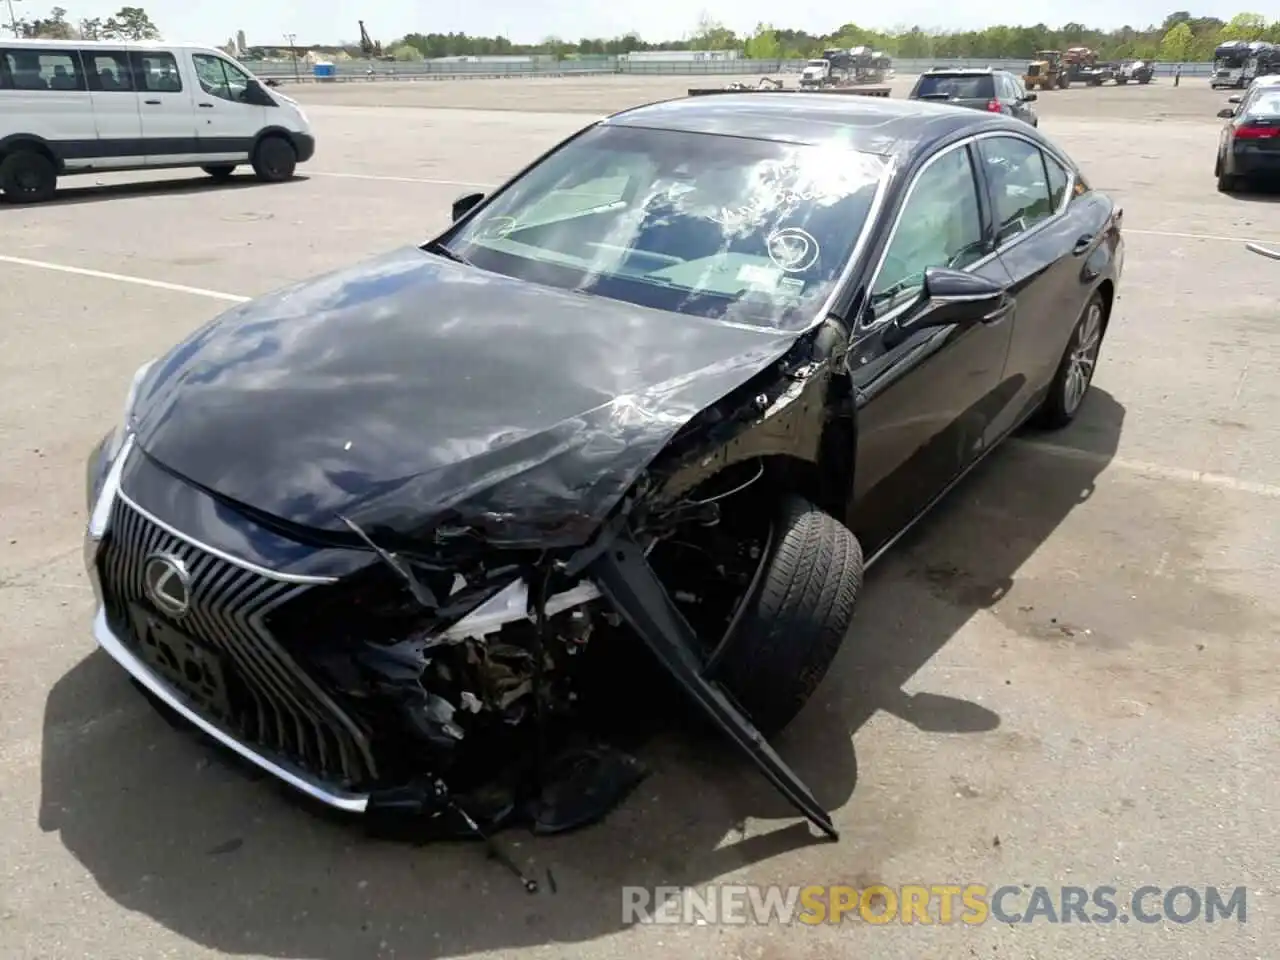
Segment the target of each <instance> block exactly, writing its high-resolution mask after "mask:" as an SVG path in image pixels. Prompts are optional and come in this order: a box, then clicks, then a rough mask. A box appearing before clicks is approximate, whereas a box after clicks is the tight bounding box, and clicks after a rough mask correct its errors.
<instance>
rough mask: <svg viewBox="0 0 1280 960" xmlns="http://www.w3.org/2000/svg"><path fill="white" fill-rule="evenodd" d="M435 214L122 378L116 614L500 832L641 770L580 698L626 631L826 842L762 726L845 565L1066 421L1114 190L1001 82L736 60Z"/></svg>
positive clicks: (845, 599) (542, 824) (250, 743)
mask: <svg viewBox="0 0 1280 960" xmlns="http://www.w3.org/2000/svg"><path fill="white" fill-rule="evenodd" d="M453 221H454V222H453V224H452V225H451V226H450V227H449V229H447V230H446V231H445V232H444V233H443V234H441V235H440V236H439V237H437V238H436V239H434V240H432V241H431V242H429V243H427V244H425V245H424V246H422V247H410V248H408V249H405V250H402V251H397V252H393V253H391V254H388V255H386V256H383V257H380V258H378V259H375V260H373V261H370V262H368V263H364V264H361V265H358V266H355V267H352V268H350V269H347V270H343V271H341V272H338V273H334V274H332V275H329V276H325V277H321V278H319V279H316V280H314V281H310V282H306V283H302V284H298V285H296V286H293V287H291V288H288V289H285V290H283V291H281V292H278V293H275V294H272V295H269V296H266V297H263V298H260V299H258V300H255V301H253V302H250V303H247V304H245V305H242V306H239V307H236V308H234V309H232V310H230V311H229V312H227V313H226V314H224V315H223V316H221V317H219V318H218V319H216V320H215V321H213V322H212V323H210V324H209V325H208V326H206V327H204V328H203V329H201V330H199V331H198V332H196V333H195V334H193V335H192V336H190V337H189V338H188V339H186V340H185V341H184V342H182V343H181V344H179V345H178V346H176V347H174V348H173V349H172V350H171V351H169V352H168V353H167V354H165V355H164V356H162V357H160V358H159V359H158V360H156V361H154V362H152V363H150V364H148V365H146V366H144V367H143V368H142V369H140V370H139V371H138V373H137V375H136V376H135V378H134V381H133V385H132V388H131V390H130V391H129V394H128V398H127V401H126V404H125V410H124V418H123V422H122V424H121V425H120V426H119V427H118V428H117V429H115V430H113V431H112V432H111V433H110V434H109V435H108V436H107V437H106V438H105V439H104V440H103V442H102V444H101V445H100V446H99V447H98V448H97V449H96V450H95V451H94V452H93V454H92V456H91V458H90V462H89V470H88V487H89V489H88V503H89V509H90V520H89V524H88V537H87V541H86V562H87V565H88V568H89V570H90V571H91V574H92V576H93V579H94V583H95V589H96V591H97V595H98V599H99V609H98V612H97V616H96V619H95V623H94V632H95V635H96V639H97V641H98V643H99V644H100V645H101V646H102V647H103V648H105V650H106V651H107V653H108V654H110V655H111V656H112V657H113V658H114V659H115V660H116V661H117V662H118V663H119V664H120V665H121V666H122V667H123V668H124V669H125V670H126V671H128V673H129V674H130V675H132V677H133V679H134V680H135V681H136V682H137V684H138V685H139V686H140V687H141V688H142V689H143V690H144V692H145V693H146V694H147V696H148V697H149V698H150V699H151V700H152V701H153V702H154V703H156V704H157V705H158V706H159V707H161V708H162V709H163V710H164V711H166V712H168V713H169V714H171V715H175V716H177V717H179V718H181V719H182V720H184V721H185V722H187V723H189V724H192V725H194V726H195V727H197V728H199V729H200V730H201V731H203V732H204V733H205V734H207V735H209V736H211V737H212V738H214V739H215V740H217V741H219V742H221V743H222V744H223V745H224V746H226V747H228V748H230V749H231V750H234V751H236V752H237V753H238V754H240V755H241V756H242V757H243V758H245V759H247V760H249V761H251V762H252V763H254V764H256V765H258V766H259V767H261V768H263V769H265V770H267V771H269V772H270V773H272V774H274V775H275V776H276V777H278V778H280V779H281V780H283V781H285V782H286V783H288V784H289V785H290V786H292V787H294V788H296V789H297V790H299V791H301V792H303V793H305V794H307V795H308V796H310V797H312V798H314V799H317V800H319V801H322V802H323V803H325V804H328V805H329V806H331V807H334V808H337V809H339V810H345V811H350V812H354V813H368V814H375V813H379V812H388V811H390V812H399V813H402V814H407V815H411V816H413V817H417V818H421V819H424V820H430V819H443V820H451V821H454V822H456V823H461V824H462V825H463V827H464V828H465V829H466V830H470V831H473V832H475V833H477V834H483V833H484V832H485V831H487V830H489V829H491V828H494V827H496V826H499V825H501V824H503V823H509V822H513V821H516V820H520V819H523V820H524V822H530V823H532V824H533V825H534V827H535V828H537V829H541V830H545V831H555V830H560V829H566V828H569V827H573V826H578V825H580V824H582V823H585V822H589V821H590V820H592V819H594V818H596V817H598V816H599V815H600V814H601V813H602V812H603V810H604V809H607V807H608V806H609V805H610V804H613V803H616V802H618V801H620V800H621V798H622V797H623V796H625V794H626V791H627V790H628V789H629V788H630V787H631V786H633V785H634V783H635V781H636V779H637V778H638V777H639V775H640V771H639V767H638V765H637V764H636V763H635V762H634V761H633V760H632V759H631V758H630V757H629V756H628V755H626V754H625V753H623V752H622V751H621V750H619V749H613V748H610V747H608V746H607V745H605V744H603V743H601V742H600V741H599V739H598V738H595V737H593V736H591V735H590V733H591V731H590V730H589V729H586V728H587V727H589V723H588V721H587V720H586V719H584V716H583V714H582V712H581V711H582V704H583V703H585V702H587V701H590V700H591V699H592V697H593V696H595V697H596V698H597V699H598V698H599V697H600V696H601V694H600V691H599V690H595V689H593V687H592V685H593V684H599V683H602V682H603V681H602V680H599V679H598V678H597V676H596V675H595V674H592V673H591V672H589V671H587V672H584V669H583V667H582V665H583V664H586V663H589V662H590V661H591V655H592V652H593V651H597V650H602V649H603V650H609V649H623V648H624V647H627V646H628V645H630V647H631V648H633V649H635V650H636V651H639V652H640V653H641V654H643V657H644V658H645V662H647V663H651V664H656V665H657V666H658V667H659V669H658V675H660V676H663V677H666V678H669V679H673V680H674V681H675V688H676V689H678V690H681V691H683V693H684V694H687V696H688V697H689V698H691V699H690V701H689V702H691V703H692V704H694V705H696V707H697V708H698V709H699V710H700V711H701V712H702V713H703V715H705V716H706V717H707V718H709V719H710V720H711V721H712V723H713V724H714V727H715V728H718V729H719V730H720V731H722V732H723V733H724V735H725V736H726V737H727V738H728V740H729V741H730V742H731V743H733V744H734V745H735V746H736V747H737V748H738V749H739V750H740V751H741V752H742V754H743V755H744V757H746V758H749V759H750V760H751V761H752V762H753V763H755V764H756V765H757V766H758V768H759V769H760V771H761V772H762V773H763V774H764V775H765V776H766V777H768V778H769V780H770V781H771V782H772V783H773V784H774V785H775V786H776V787H777V788H778V789H779V790H780V791H782V792H783V793H784V794H785V795H786V796H787V797H788V798H789V799H790V801H791V802H792V803H793V804H794V805H795V806H796V807H797V809H799V810H800V811H801V812H803V814H804V815H805V816H807V817H808V818H810V819H811V820H812V821H813V822H814V823H815V824H817V825H818V826H819V827H820V828H821V829H822V830H823V831H825V832H826V833H828V834H829V835H831V836H834V835H835V830H834V827H833V824H832V821H831V819H830V817H829V815H828V814H827V813H826V812H825V811H824V810H823V809H822V808H821V807H820V805H819V804H817V803H816V801H815V800H814V798H813V796H812V795H811V794H810V792H809V790H808V789H807V788H806V787H805V785H804V784H803V783H801V782H800V781H799V780H798V778H797V777H796V776H795V774H794V773H793V772H792V771H791V770H790V769H789V768H788V767H787V765H786V764H785V763H784V761H783V760H782V759H781V758H780V757H779V756H778V755H777V754H776V753H775V752H774V751H773V749H771V747H770V746H769V743H768V738H769V737H771V736H772V735H774V734H775V733H776V732H778V731H779V730H781V729H782V728H783V727H785V726H786V725H787V724H788V723H789V722H790V721H791V720H792V718H793V717H795V715H796V714H797V713H798V712H799V711H800V709H801V708H802V707H803V705H804V704H805V702H806V700H808V699H809V697H810V695H811V694H812V693H813V692H814V690H815V688H816V687H817V686H818V684H819V683H820V681H821V680H822V678H823V675H824V674H825V672H826V671H827V670H828V667H829V666H830V664H831V662H832V659H833V657H834V656H835V654H836V652H837V650H838V648H839V646H840V644H841V641H842V639H843V638H844V636H845V634H846V632H847V631H848V630H849V629H850V626H851V621H852V618H853V614H854V607H855V602H856V600H857V597H858V593H859V589H860V586H861V581H862V575H863V570H864V566H865V565H867V564H869V563H870V562H872V561H873V560H874V559H875V557H876V556H878V555H879V554H880V553H881V552H882V551H883V550H885V549H886V548H887V547H888V546H889V545H890V544H891V543H892V541H893V540H894V539H895V538H896V537H897V536H898V535H900V534H901V533H902V532H903V531H904V530H905V529H906V528H907V527H908V526H910V525H911V524H912V523H913V522H914V521H915V520H916V519H917V518H918V517H920V516H921V515H922V514H923V513H924V512H925V511H927V509H928V508H929V507H930V506H931V505H932V504H933V503H934V502H935V501H937V500H938V498H940V497H941V496H942V495H943V494H944V493H945V491H946V490H948V489H949V488H950V487H951V486H952V485H953V484H954V483H955V482H956V481H957V480H958V479H959V478H960V477H961V476H962V475H964V474H965V473H966V472H967V471H968V470H969V469H970V468H972V467H973V466H974V464H976V463H977V462H978V461H979V460H980V459H981V458H982V457H983V456H985V455H986V453H987V452H989V451H990V450H991V449H992V448H993V447H994V446H995V445H996V444H997V443H998V442H999V441H1000V440H1001V439H1003V438H1004V437H1006V436H1007V435H1008V434H1010V433H1011V432H1012V431H1014V430H1015V429H1017V428H1018V427H1019V426H1020V425H1022V424H1023V423H1024V422H1025V421H1028V420H1029V419H1032V418H1033V417H1035V418H1038V419H1039V420H1040V421H1041V422H1042V423H1044V424H1046V425H1048V426H1062V425H1065V424H1066V423H1068V422H1070V421H1071V420H1072V419H1073V418H1074V417H1075V415H1076V413H1077V411H1078V410H1079V409H1080V406H1081V403H1082V401H1083V399H1084V396H1085V393H1086V391H1087V390H1088V387H1089V385H1090V381H1091V378H1092V374H1093V369H1094V366H1095V364H1096V362H1097V358H1098V351H1099V347H1100V345H1101V343H1102V340H1103V337H1104V335H1105V333H1106V329H1107V324H1108V322H1109V320H1110V317H1111V311H1112V304H1113V303H1114V300H1115V296H1116V284H1117V282H1118V280H1119V276H1120V270H1121V266H1122V261H1123V243H1122V240H1121V236H1120V221H1121V214H1120V211H1119V209H1118V208H1117V207H1115V205H1114V204H1113V203H1112V202H1111V200H1110V199H1108V198H1107V197H1106V196H1105V195H1103V194H1101V193H1099V192H1097V191H1095V190H1093V189H1091V187H1090V186H1089V184H1088V183H1087V182H1086V180H1085V178H1084V177H1083V176H1082V175H1081V173H1080V171H1079V170H1078V169H1077V167H1076V166H1075V164H1073V163H1072V162H1071V160H1070V159H1069V158H1068V157H1067V156H1065V155H1064V154H1063V153H1062V152H1061V151H1060V150H1059V149H1058V148H1057V147H1056V146H1055V145H1053V144H1052V143H1051V142H1050V141H1048V140H1046V139H1045V138H1043V137H1042V136H1041V135H1040V134H1039V133H1038V132H1037V131H1035V130H1032V129H1031V128H1029V127H1028V126H1027V125H1025V124H1023V123H1020V122H1018V121H1015V120H1013V119H1010V118H1007V117H1004V116H1001V115H998V114H982V113H976V112H974V111H960V110H954V109H950V108H947V107H945V106H935V105H930V104H922V103H918V102H900V101H891V100H882V99H868V98H861V97H825V96H822V95H813V94H798V93H797V94H789V93H784V94H774V95H769V96H760V95H752V94H724V95H718V96H714V97H705V98H699V99H696V100H677V101H672V102H667V103H661V104H656V105H651V106H647V107H641V108H638V109H635V110H630V111H626V112H623V113H620V114H617V115H615V116H613V117H610V118H608V119H605V120H603V121H600V122H598V123H594V124H592V125H591V126H589V127H588V128H586V129H585V130H583V131H581V132H580V133H578V134H576V135H575V136H573V137H571V138H569V139H568V140H566V141H565V142H563V143H561V144H560V145H559V146H557V147H555V148H554V149H552V150H551V151H550V152H548V153H547V154H545V155H544V156H542V157H541V158H540V159H538V160H537V161H536V162H534V163H533V164H532V165H531V166H530V167H528V168H527V169H526V170H524V171H523V172H522V173H520V174H519V175H517V176H516V177H515V178H514V179H512V180H511V181H510V182H508V183H507V184H505V185H504V186H503V187H501V188H500V189H498V190H496V191H495V192H494V193H492V194H491V195H489V196H481V195H479V194H475V195H468V196H464V197H462V198H460V199H459V200H458V201H457V203H456V204H455V206H454V210H453ZM855 629H856V627H855ZM883 642H884V643H893V642H894V638H893V637H884V638H883ZM605 696H606V697H607V694H605Z"/></svg>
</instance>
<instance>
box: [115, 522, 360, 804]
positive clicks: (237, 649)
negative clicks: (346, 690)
mask: <svg viewBox="0 0 1280 960" xmlns="http://www.w3.org/2000/svg"><path fill="white" fill-rule="evenodd" d="M157 553H159V554H167V555H169V556H171V557H174V558H176V559H178V560H180V561H181V562H182V564H183V565H184V566H185V567H186V569H187V571H188V573H189V576H190V588H189V607H188V609H187V611H186V612H185V613H184V614H183V615H182V616H181V617H180V618H177V619H173V618H169V617H163V616H160V615H159V613H158V611H156V609H155V607H154V605H153V604H152V603H151V601H150V600H149V598H148V597H147V594H146V587H145V581H144V575H145V574H144V571H145V567H146V564H147V560H148V558H150V557H152V556H154V555H155V554H157ZM98 562H99V574H100V577H101V580H102V587H103V594H104V600H105V605H106V612H107V616H108V618H109V619H110V621H111V623H112V626H113V627H114V628H115V629H116V630H117V632H118V633H119V634H120V635H121V637H122V639H123V640H124V641H125V642H126V643H127V644H128V645H129V646H130V648H131V649H133V650H134V651H135V652H138V653H145V652H146V651H143V650H142V647H143V646H144V641H143V638H142V637H141V636H140V631H139V630H138V628H137V626H136V623H135V617H134V614H133V612H132V611H133V610H134V609H135V608H137V607H138V606H140V605H141V606H143V607H145V608H147V612H148V615H149V616H150V617H152V618H155V617H159V619H160V620H161V621H163V623H165V624H167V625H168V626H169V627H170V628H172V629H173V630H176V631H178V632H179V633H180V634H182V635H184V636H185V637H189V638H190V640H191V641H194V642H195V644H197V645H198V646H200V647H202V648H204V649H205V650H207V651H209V652H211V653H212V654H213V655H214V656H213V659H214V660H215V661H216V662H218V664H219V670H220V673H221V674H222V676H223V678H224V680H223V683H221V684H219V685H220V686H223V685H225V691H224V695H223V696H221V697H220V698H219V701H218V702H219V704H220V709H218V710H217V711H216V713H217V714H221V715H209V716H208V719H210V720H213V721H214V722H216V723H218V724H219V725H221V726H223V727H226V728H229V729H228V732H230V733H232V734H233V735H235V736H236V737H237V738H239V739H241V740H242V741H244V742H247V743H249V744H252V745H253V746H255V748H257V749H259V750H261V751H264V752H266V753H269V754H275V755H277V756H279V757H282V758H284V759H287V760H288V761H289V762H290V763H292V764H293V765H295V766H297V767H300V768H302V769H303V770H305V771H307V772H308V773H311V774H313V775H316V776H318V777H320V778H322V779H323V780H325V781H328V782H331V783H337V784H339V785H341V786H342V787H344V788H347V789H351V788H354V787H359V786H361V785H367V784H368V783H369V782H370V781H372V780H374V779H375V778H376V775H377V768H376V764H375V763H374V760H373V756H372V754H371V752H370V750H369V745H368V741H367V738H366V737H365V735H364V732H363V731H362V730H361V729H360V727H359V726H358V725H357V724H356V723H355V721H354V720H353V719H352V718H351V717H350V716H349V715H348V714H347V713H346V712H345V711H343V710H342V708H341V707H339V706H338V704H337V703H335V702H334V700H333V698H332V697H330V696H329V695H328V694H327V693H325V691H324V690H323V689H321V687H320V686H319V685H318V684H317V683H316V681H315V680H314V679H313V678H312V677H311V676H310V675H308V674H307V672H306V671H305V670H304V669H303V668H302V667H300V666H299V665H298V663H297V662H296V661H295V660H294V659H293V657H291V656H290V655H289V653H288V652H287V651H286V650H285V648H284V647H283V646H282V645H281V644H280V643H279V642H278V641H277V640H276V639H275V637H274V636H273V635H272V633H271V630H270V629H269V627H268V621H269V618H270V615H271V613H272V612H273V611H275V610H276V609H277V608H279V607H280V606H281V605H282V604H284V603H286V602H288V601H290V600H292V599H294V598H296V597H297V596H298V595H299V594H301V593H304V592H306V591H308V590H312V589H315V585H309V584H298V583H289V582H284V581H281V580H278V579H275V578H273V577H269V576H266V575H264V574H262V573H258V572H255V571H253V570H248V569H245V568H243V567H241V566H239V565H237V564H234V563H231V562H230V561H227V560H224V559H223V558H222V557H219V556H217V555H215V554H213V553H210V552H208V551H207V550H204V549H201V548H200V547H197V546H195V545H193V544H191V543H188V542H187V541H186V540H183V539H181V538H180V537H176V536H174V535H173V534H171V533H170V532H169V531H168V530H166V529H165V528H163V527H161V526H160V525H158V524H157V523H155V522H154V521H152V520H151V519H150V518H148V517H147V516H145V515H144V514H142V513H141V512H139V511H138V510H136V509H135V508H134V507H132V506H131V505H130V504H129V503H128V502H126V501H125V500H124V499H123V498H122V497H117V498H116V501H115V504H114V506H113V507H112V511H111V522H110V526H109V528H108V534H107V537H106V539H105V540H104V542H103V544H102V550H101V553H100V555H99V561H98ZM162 665H163V664H162ZM163 678H164V679H165V680H166V682H168V683H169V684H170V685H171V686H174V687H177V688H178V692H180V693H183V694H185V695H186V696H187V698H188V700H191V701H194V702H195V703H196V704H197V705H198V704H201V703H205V702H208V689H207V687H208V683H207V682H205V681H204V679H203V678H202V677H200V676H194V677H192V678H190V679H187V678H184V676H183V672H182V670H181V669H175V670H171V671H170V670H166V671H164V672H163ZM201 712H202V713H204V714H214V713H215V711H213V710H212V709H210V708H205V709H202V710H201Z"/></svg>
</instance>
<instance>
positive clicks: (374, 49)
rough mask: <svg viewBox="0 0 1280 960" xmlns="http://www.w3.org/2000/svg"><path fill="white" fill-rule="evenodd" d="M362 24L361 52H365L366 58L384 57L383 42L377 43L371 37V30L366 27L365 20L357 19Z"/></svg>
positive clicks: (377, 58) (376, 58) (379, 58)
mask: <svg viewBox="0 0 1280 960" xmlns="http://www.w3.org/2000/svg"><path fill="white" fill-rule="evenodd" d="M357 22H358V23H359V24H360V52H361V53H362V54H364V58H365V59H366V60H381V59H382V44H380V43H375V42H374V41H373V40H371V39H370V38H369V31H368V30H366V29H365V28H364V21H363V20H360V21H357Z"/></svg>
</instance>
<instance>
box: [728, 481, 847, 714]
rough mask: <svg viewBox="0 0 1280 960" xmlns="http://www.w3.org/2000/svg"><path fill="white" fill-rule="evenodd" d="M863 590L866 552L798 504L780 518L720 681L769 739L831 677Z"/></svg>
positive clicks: (836, 525) (835, 524)
mask: <svg viewBox="0 0 1280 960" xmlns="http://www.w3.org/2000/svg"><path fill="white" fill-rule="evenodd" d="M861 589H862V547H861V545H860V544H859V543H858V540H857V538H856V537H854V535H853V534H852V533H851V532H850V531H849V529H848V528H847V527H845V526H844V524H842V523H840V522H839V521H837V520H836V519H835V518H834V517H832V516H831V515H830V514H827V513H824V512H823V511H822V510H820V509H818V508H817V507H815V506H814V505H813V504H811V503H809V502H808V501H807V500H804V499H801V498H800V497H795V496H790V497H787V498H786V499H785V500H784V501H783V503H782V505H781V509H780V511H779V514H778V523H777V526H776V527H775V531H774V543H773V548H772V550H771V551H770V555H769V557H768V558H767V560H766V561H765V567H764V569H763V571H762V575H761V577H760V581H759V583H758V585H757V587H756V590H755V593H754V595H753V596H750V597H748V598H747V607H746V608H745V610H744V611H743V615H742V618H741V620H740V621H739V623H738V626H737V628H736V630H735V631H734V633H733V636H732V637H730V639H729V642H728V643H729V645H728V647H727V648H726V649H725V650H724V652H723V655H722V657H721V658H720V660H719V663H718V666H717V668H716V678H717V679H718V680H720V681H722V682H723V684H724V686H725V687H726V689H727V690H728V691H729V693H730V695H731V696H732V697H733V698H734V699H735V700H736V701H737V703H738V705H739V706H740V707H741V708H742V709H743V710H744V711H745V712H746V713H747V715H748V716H749V717H750V718H751V722H752V723H754V724H755V726H756V729H758V730H759V731H760V732H761V733H762V734H763V735H764V736H765V737H772V736H773V735H775V734H777V733H778V732H780V731H781V730H782V729H783V728H784V727H786V726H787V724H789V723H790V722H791V721H792V720H793V719H794V718H795V716H796V714H798V713H799V712H800V710H801V708H802V707H803V706H804V705H805V703H806V702H808V700H809V698H810V696H812V695H813V692H814V690H816V689H817V687H818V684H819V683H821V682H822V678H823V677H824V676H826V673H827V670H828V669H829V668H830V666H831V662H832V660H833V659H835V655H836V652H837V651H838V650H839V649H840V645H841V643H843V642H844V638H845V634H846V633H847V632H848V630H849V623H850V621H851V620H852V618H853V610H854V605H855V604H856V603H857V600H858V594H859V592H860V591H861Z"/></svg>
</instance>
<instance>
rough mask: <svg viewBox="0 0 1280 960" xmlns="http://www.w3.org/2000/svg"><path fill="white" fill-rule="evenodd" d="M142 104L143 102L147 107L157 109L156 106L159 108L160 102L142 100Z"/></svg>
mask: <svg viewBox="0 0 1280 960" xmlns="http://www.w3.org/2000/svg"><path fill="white" fill-rule="evenodd" d="M142 102H143V103H145V104H146V105H147V106H149V107H158V106H160V101H159V100H143V101H142Z"/></svg>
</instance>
